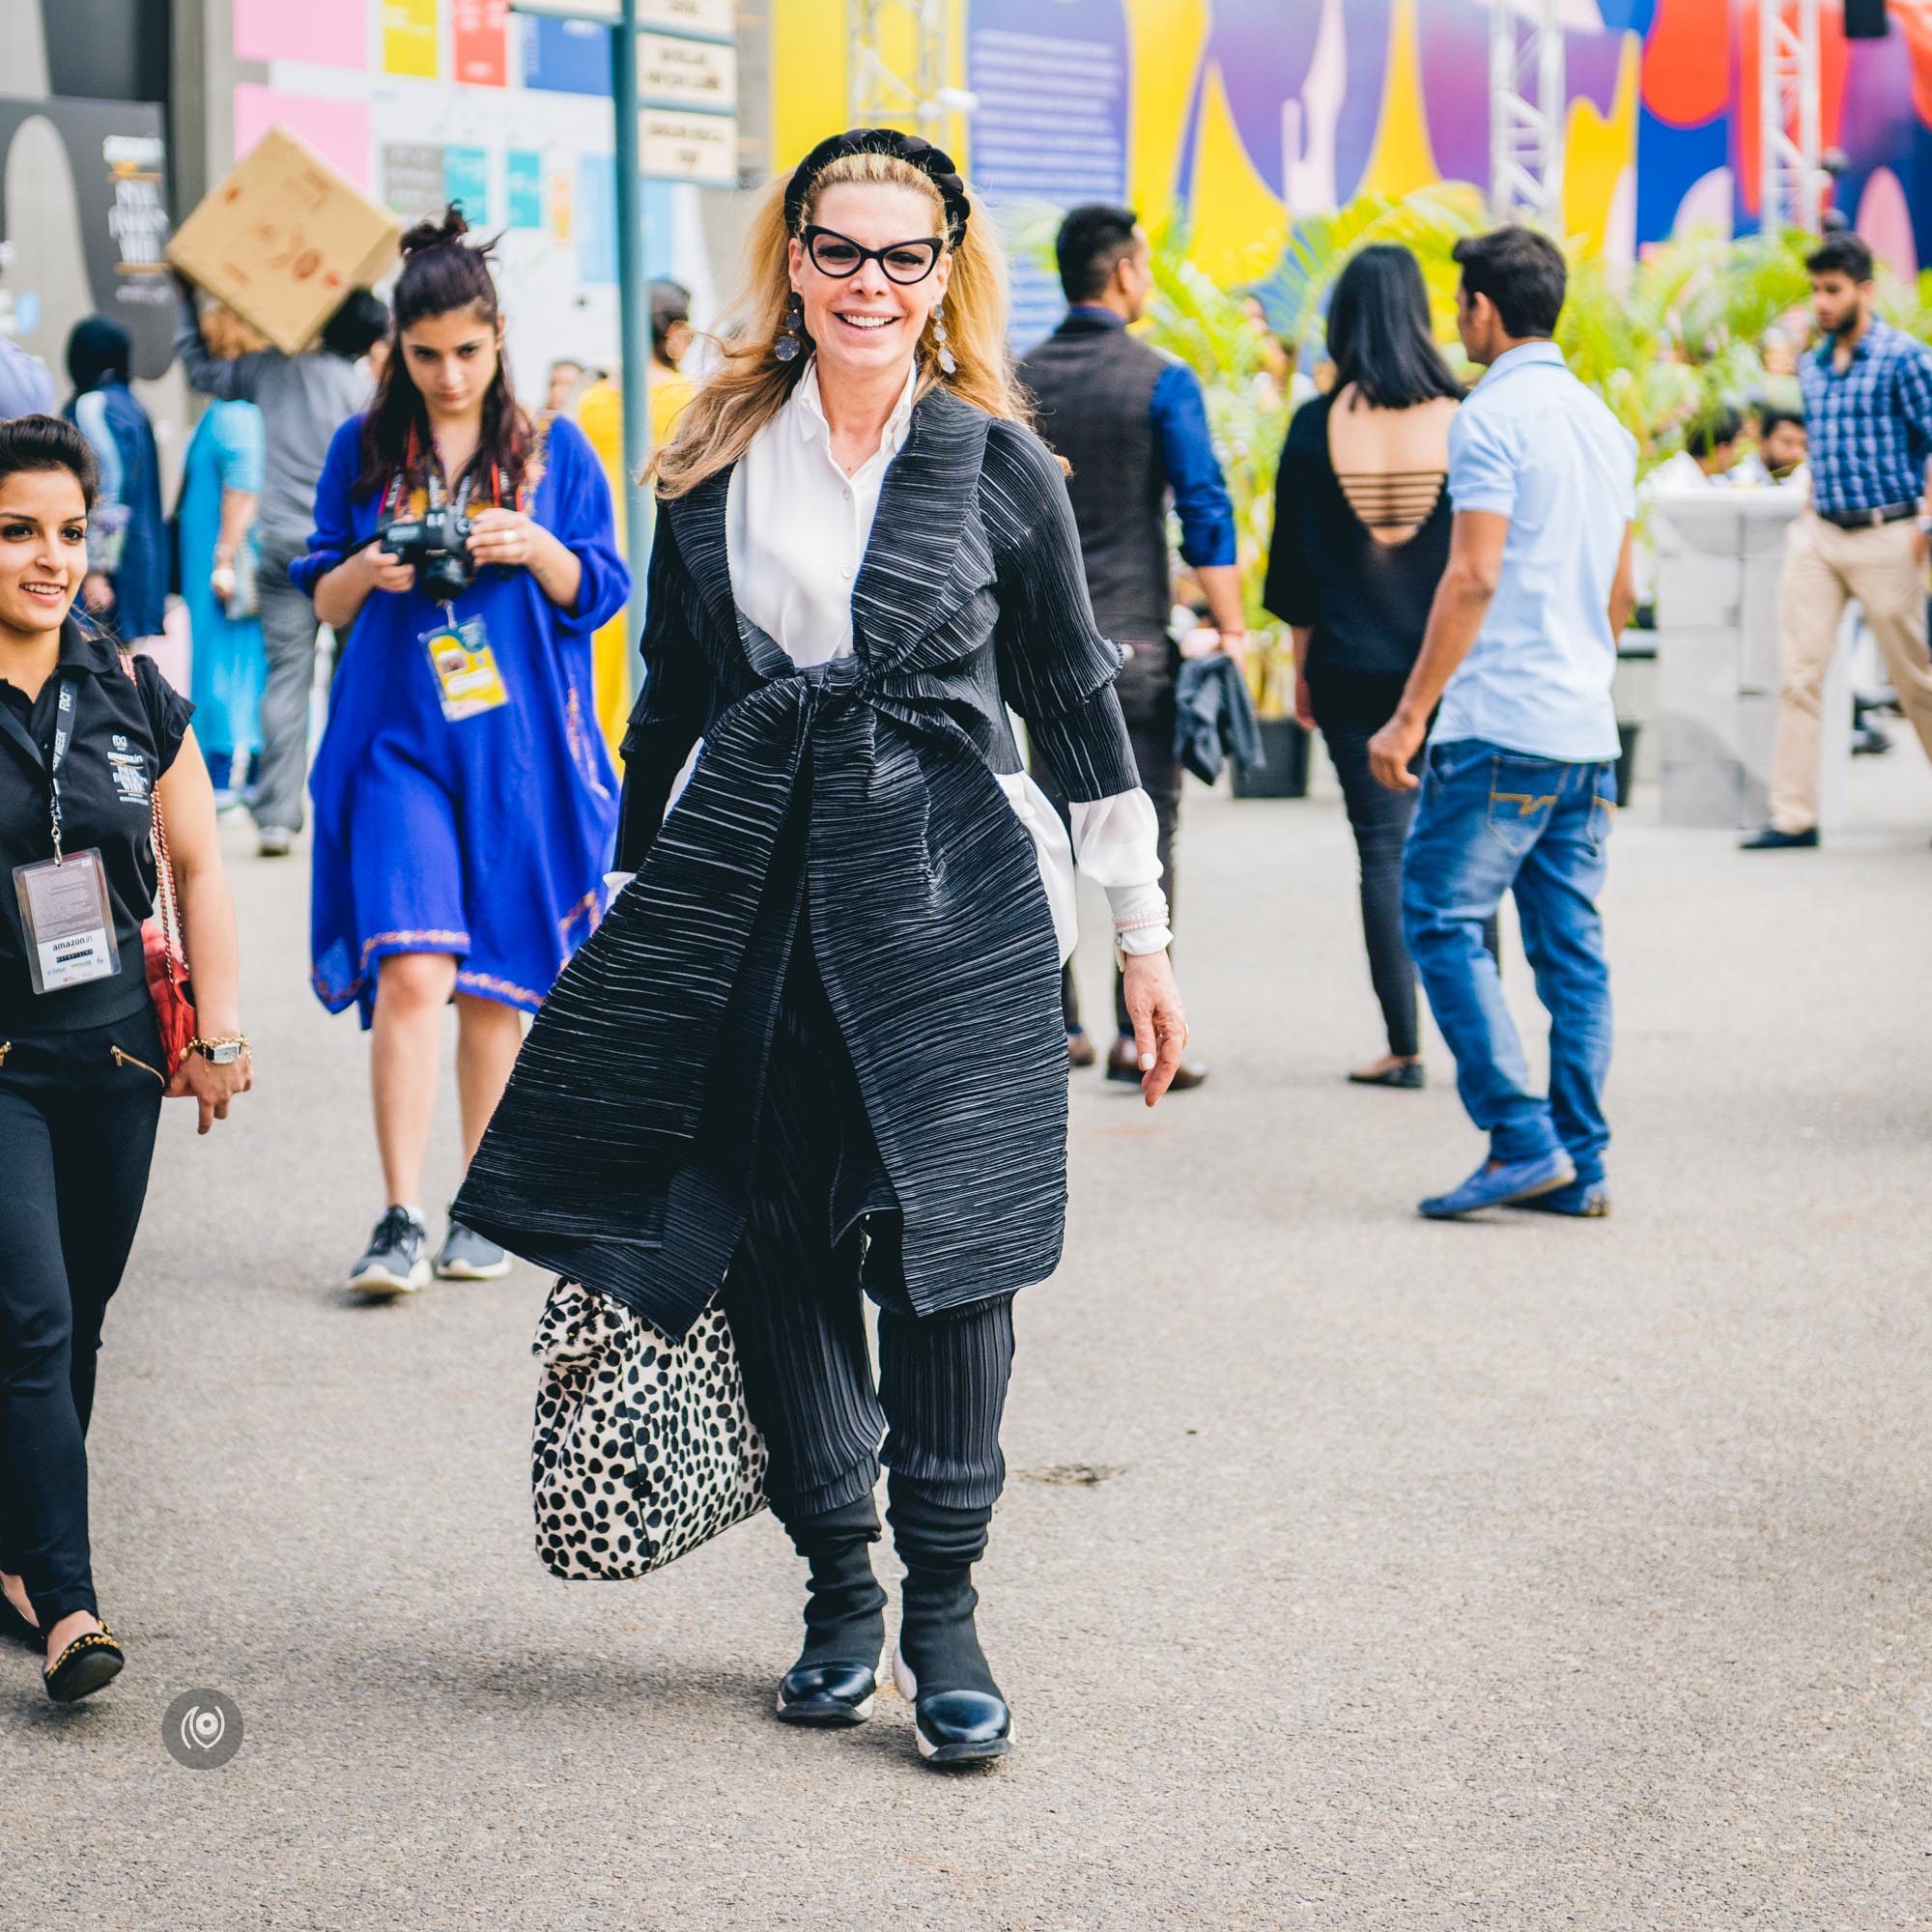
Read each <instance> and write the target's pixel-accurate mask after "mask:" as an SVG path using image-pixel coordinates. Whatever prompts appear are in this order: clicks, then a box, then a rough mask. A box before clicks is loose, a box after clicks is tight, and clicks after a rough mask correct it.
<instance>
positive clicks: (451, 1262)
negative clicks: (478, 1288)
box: [436, 1220, 510, 1281]
mask: <svg viewBox="0 0 1932 1932" xmlns="http://www.w3.org/2000/svg"><path fill="white" fill-rule="evenodd" d="M509 1271H510V1258H509V1256H508V1255H506V1254H505V1253H504V1252H503V1251H502V1249H501V1248H499V1247H498V1246H497V1243H496V1242H495V1241H486V1240H485V1239H484V1238H483V1236H481V1235H479V1234H478V1233H477V1232H476V1230H475V1229H474V1228H466V1227H465V1226H464V1225H463V1223H462V1222H461V1221H457V1220H452V1221H451V1222H450V1224H449V1233H448V1234H446V1235H445V1236H443V1237H442V1247H441V1249H440V1251H439V1253H438V1255H437V1258H436V1275H437V1279H438V1280H439V1281H500V1280H502V1278H503V1277H504V1276H505V1275H506V1274H508V1273H509Z"/></svg>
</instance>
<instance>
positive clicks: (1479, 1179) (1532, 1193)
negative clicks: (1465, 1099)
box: [1421, 1148, 1577, 1221]
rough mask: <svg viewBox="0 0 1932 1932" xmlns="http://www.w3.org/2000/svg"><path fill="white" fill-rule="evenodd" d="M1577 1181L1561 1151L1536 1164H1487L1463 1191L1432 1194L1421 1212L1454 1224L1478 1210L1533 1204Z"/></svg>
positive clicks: (1543, 1156) (1573, 1165)
mask: <svg viewBox="0 0 1932 1932" xmlns="http://www.w3.org/2000/svg"><path fill="white" fill-rule="evenodd" d="M1575 1179H1577V1163H1576V1162H1575V1161H1573V1160H1572V1159H1571V1158H1570V1156H1569V1155H1568V1154H1567V1153H1566V1152H1564V1151H1563V1150H1562V1149H1561V1148H1558V1149H1556V1150H1555V1151H1554V1152H1552V1153H1546V1154H1539V1155H1538V1156H1537V1157H1536V1159H1534V1160H1511V1161H1503V1162H1500V1163H1492V1162H1489V1161H1485V1162H1484V1163H1483V1165H1482V1166H1481V1167H1479V1168H1478V1169H1477V1170H1476V1171H1475V1173H1474V1174H1472V1175H1470V1177H1469V1178H1468V1179H1467V1180H1465V1181H1463V1184H1462V1186H1461V1187H1456V1188H1451V1189H1450V1191H1449V1192H1448V1193H1447V1194H1432V1195H1431V1196H1430V1197H1429V1199H1428V1200H1426V1201H1424V1202H1423V1203H1422V1204H1421V1212H1422V1214H1423V1215H1424V1216H1425V1218H1427V1219H1428V1220H1431V1221H1453V1220H1455V1219H1456V1218H1457V1216H1458V1215H1461V1214H1473V1213H1475V1212H1476V1211H1477V1210H1478V1209H1479V1208H1506V1207H1508V1206H1509V1205H1510V1204H1511V1203H1512V1202H1518V1201H1533V1200H1534V1199H1535V1198H1536V1197H1537V1196H1538V1195H1539V1194H1552V1193H1554V1192H1555V1191H1556V1189H1557V1188H1559V1187H1568V1186H1569V1185H1570V1183H1571V1182H1572V1181H1573V1180H1575Z"/></svg>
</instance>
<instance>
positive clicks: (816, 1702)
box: [779, 1658, 885, 1730]
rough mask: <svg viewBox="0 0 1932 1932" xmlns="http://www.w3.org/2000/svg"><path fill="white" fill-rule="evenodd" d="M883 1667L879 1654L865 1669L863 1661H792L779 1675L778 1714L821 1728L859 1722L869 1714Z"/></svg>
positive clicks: (789, 1720) (839, 1726)
mask: <svg viewBox="0 0 1932 1932" xmlns="http://www.w3.org/2000/svg"><path fill="white" fill-rule="evenodd" d="M884 1667H885V1660H884V1659H883V1658H881V1659H880V1660H879V1662H877V1663H875V1664H873V1665H872V1666H871V1667H870V1668H869V1669H867V1666H866V1665H865V1664H863V1663H797V1664H794V1665H793V1666H792V1667H791V1668H790V1669H789V1670H787V1671H786V1672H785V1674H784V1675H783V1676H782V1677H781V1678H780V1679H779V1716H780V1717H781V1718H782V1719H784V1721H785V1722H786V1723H788V1724H811V1725H815V1726H817V1727H818V1728H820V1729H822V1730H837V1729H839V1728H841V1727H843V1726H845V1725H848V1724H863V1723H864V1722H865V1721H866V1719H867V1718H869V1717H870V1716H871V1715H872V1700H873V1698H874V1696H875V1695H876V1693H877V1691H878V1689H879V1679H880V1676H881V1674H882V1673H883V1670H884Z"/></svg>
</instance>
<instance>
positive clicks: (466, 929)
mask: <svg viewBox="0 0 1932 1932" xmlns="http://www.w3.org/2000/svg"><path fill="white" fill-rule="evenodd" d="M361 428H362V423H361V418H359V417H355V418H352V419H351V420H350V421H348V422H346V423H344V424H343V426H342V427H341V428H340V429H339V430H337V431H336V433H335V438H334V440H333V441H332V442H331V443H330V444H329V448H328V457H327V462H326V463H325V464H324V466H323V471H322V480H321V481H320V483H319V484H318V485H317V487H316V499H315V523H316V526H315V531H314V534H313V535H312V536H311V537H310V538H309V547H308V554H307V555H305V556H302V557H298V559H297V560H296V561H295V563H294V564H292V565H291V566H290V569H289V576H290V577H291V579H293V581H294V582H296V583H297V584H298V585H299V586H300V588H302V589H303V590H305V591H308V592H309V593H311V594H313V592H314V589H315V585H316V583H317V582H318V581H319V580H320V579H321V578H322V577H323V576H324V575H325V574H327V572H328V571H330V570H333V569H334V568H335V566H336V565H337V564H339V563H341V562H342V561H343V559H344V558H345V557H347V556H349V555H350V554H353V553H354V552H355V551H357V550H359V549H361V548H362V546H363V545H365V544H366V543H368V542H369V541H370V540H371V539H372V538H373V537H374V536H375V534H376V532H377V529H378V527H379V526H381V524H382V522H383V505H382V497H381V495H380V493H379V494H377V495H372V496H370V497H366V498H364V499H362V500H359V501H358V500H355V498H354V497H353V495H352V492H353V489H354V485H355V477H356V473H357V471H358V469H359V468H360V453H359V446H358V445H359V438H360V435H361ZM526 507H527V508H528V510H529V513H530V515H531V516H532V517H533V518H534V519H535V521H536V522H537V523H539V524H541V525H543V526H544V527H545V528H546V529H548V530H550V531H551V532H552V533H553V534H554V535H555V536H556V537H557V538H558V540H559V541H560V542H561V543H562V544H563V545H564V546H565V547H566V548H567V549H568V550H570V551H572V552H573V553H575V554H576V555H577V556H578V557H579V559H580V560H581V561H582V566H583V581H582V585H581V586H580V588H579V590H578V594H577V605H576V608H575V609H574V610H572V611H560V610H558V609H557V607H556V606H555V605H554V604H553V603H552V602H551V601H550V599H549V598H548V597H546V596H545V595H544V593H543V590H542V587H541V586H540V585H539V584H538V582H537V580H536V578H535V577H534V576H533V575H532V574H531V573H530V572H529V571H528V570H526V569H522V568H505V567H501V566H492V567H490V568H487V569H485V570H483V571H481V572H479V573H478V575H477V578H476V581H475V582H474V583H473V584H471V585H470V587H469V589H468V590H467V591H465V592H464V594H463V595H462V596H461V597H460V598H458V599H457V601H456V605H455V609H454V612H453V614H454V616H455V618H456V620H457V621H458V622H463V621H467V620H468V619H470V618H473V617H480V618H481V619H482V620H483V622H484V624H485V626H486V627H487V629H488V632H489V639H490V645H491V648H492V650H493V651H494V653H495V655H496V660H497V668H498V670H499V671H500V673H501V675H502V680H503V685H504V688H505V690H506V691H507V693H508V694H509V702H508V703H507V704H504V705H499V706H497V708H496V709H494V710H490V711H486V712H483V713H481V714H479V715H477V716H474V717H469V718H465V719H461V720H458V721H455V722H452V721H450V720H449V719H447V718H445V717H444V716H443V712H442V703H441V695H440V686H439V684H438V680H437V675H436V671H435V668H433V667H432V665H431V663H430V660H429V654H428V650H427V647H426V646H425V644H424V643H423V636H424V634H425V633H426V632H429V631H432V630H433V629H435V628H436V627H437V625H438V624H439V623H440V620H441V618H442V614H443V613H442V611H441V608H440V606H439V605H437V604H436V603H434V602H433V601H432V600H431V599H430V598H429V597H428V596H427V595H425V594H424V592H423V591H422V590H421V589H420V588H418V589H413V590H411V591H408V592H406V593H402V594H398V593H395V592H390V591H381V590H379V591H375V592H372V593H371V595H370V597H369V600H368V602H367V603H365V604H364V605H363V606H362V609H361V611H360V612H359V613H358V614H357V616H356V619H355V627H354V629H353V631H352V632H351V634H350V639H349V643H348V646H347V648H346V649H345V651H344V653H343V656H342V661H341V663H340V664H339V665H338V667H337V668H336V672H335V682H334V687H333V690H332V692H331V695H330V700H329V717H328V727H327V731H326V732H325V733H324V734H323V740H322V745H321V747H320V749H319V750H318V752H317V753H316V760H315V769H314V771H313V772H312V773H311V774H310V778H309V792H310V796H311V798H312V800H313V802H314V806H315V861H314V863H315V880H314V894H313V898H312V902H311V908H310V927H311V956H312V959H313V980H314V984H315V990H316V993H317V995H318V996H319V997H320V998H321V1000H322V1002H323V1004H324V1005H325V1006H327V1008H328V1009H329V1010H330V1011H331V1012H340V1011H341V1010H342V1009H344V1008H345V1007H348V1006H350V1005H352V1004H354V1005H356V1006H358V1007H359V1008H360V1009H361V1014H362V1024H363V1025H364V1026H365V1027H366V1026H368V1025H369V1024H370V1020H371V1017H372V1015H373V1012H374V1009H375V998H376V970H377V962H378V961H379V960H381V959H383V958H384V956H386V955H387V954H389V953H392V952H448V953H454V954H455V955H456V956H457V959H458V961H459V964H458V967H457V975H456V984H457V990H458V991H459V992H464V993H470V994H474V995H476V996H478V997H479V998H483V999H492V1000H500V1001H502V1002H503V1003H504V1004H505V1005H507V1006H513V1007H519V1008H521V1009H524V1010H525V1011H526V1012H535V1011H536V1009H538V1007H540V1006H541V1005H542V1003H543V1000H544V996H545V995H546V994H547V993H548V992H549V991H550V987H551V982H552V981H553V980H554V979H555V978H556V976H557V974H558V973H559V972H560V971H561V970H562V968H563V965H564V963H565V961H566V960H568V959H569V957H570V955H571V952H572V951H573V950H574V949H575V947H576V946H577V945H578V944H579V942H580V941H582V939H583V938H584V936H585V935H586V934H587V933H588V932H589V931H590V930H591V928H592V927H593V926H594V925H595V924H596V923H597V920H598V918H599V916H600V914H601V913H602V910H603V904H604V883H603V875H604V872H605V869H606V867H607V866H608V865H609V863H610V857H611V838H612V834H613V832H614V830H615V827H616V820H617V784H616V780H615V776H614V774H613V772H612V770H611V760H610V755H609V753H607V752H606V751H605V749H604V742H603V737H602V734H601V733H600V732H599V731H598V729H597V725H596V720H595V713H594V708H593V705H592V701H591V673H590V639H591V634H592V633H593V632H594V631H596V629H597V628H598V626H599V625H601V624H604V623H607V622H608V621H609V620H610V619H611V617H612V616H614V615H615V614H616V612H617V611H620V610H621V609H622V608H623V606H624V603H625V600H626V599H627V598H628V597H629V595H630V589H631V580H630V574H629V572H628V571H627V570H626V569H625V567H624V562H623V559H622V557H621V556H620V555H619V554H618V552H617V548H616V540H615V535H614V532H613V528H612V523H611V491H610V486H609V485H608V484H607V483H606V481H605V478H604V471H603V469H602V467H601V466H600V465H599V464H598V462H597V459H596V457H595V455H594V454H593V453H592V451H591V448H590V445H589V444H588V443H587V442H586V441H585V440H584V439H583V436H582V432H581V431H579V430H578V429H577V427H576V426H575V425H574V424H572V423H570V422H567V421H563V420H558V421H557V422H555V423H554V424H553V425H552V427H551V431H550V439H549V444H548V448H547V451H546V454H545V468H544V471H543V474H542V477H541V479H540V480H539V481H538V483H537V485H536V488H535V491H534V494H533V495H531V494H530V493H529V492H528V491H527V489H526Z"/></svg>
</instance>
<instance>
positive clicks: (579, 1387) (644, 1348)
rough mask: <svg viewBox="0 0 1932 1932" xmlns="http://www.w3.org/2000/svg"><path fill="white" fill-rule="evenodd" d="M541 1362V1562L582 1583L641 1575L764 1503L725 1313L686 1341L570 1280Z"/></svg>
mask: <svg viewBox="0 0 1932 1932" xmlns="http://www.w3.org/2000/svg"><path fill="white" fill-rule="evenodd" d="M530 1347H531V1352H532V1353H533V1354H534V1355H535V1356H536V1357H537V1359H538V1360H539V1361H540V1362H541V1363H542V1364H543V1381H542V1384H541V1386H540V1387H539V1388H538V1390H537V1407H536V1426H535V1431H534V1436H533V1440H532V1442H531V1445H530V1492H531V1499H532V1501H533V1503H534V1505H535V1509H536V1530H537V1554H538V1555H539V1556H541V1557H542V1558H543V1560H544V1564H545V1566H546V1567H547V1568H548V1569H549V1570H550V1571H551V1572H552V1573H553V1574H554V1575H555V1576H558V1577H563V1578H564V1579H565V1580H566V1581H569V1582H582V1581H598V1580H603V1581H610V1580H614V1579H617V1578H620V1577H642V1576H644V1575H645V1574H646V1573H647V1572H649V1571H652V1570H661V1569H663V1568H664V1566H665V1565H666V1564H667V1563H670V1562H673V1561H675V1560H676V1559H677V1558H678V1557H680V1556H682V1555H683V1554H684V1553H685V1552H686V1550H689V1549H696V1548H697V1546H698V1545H699V1544H700V1543H707V1542H709V1541H710V1539H711V1538H712V1537H714V1536H716V1535H717V1534H718V1533H719V1531H720V1530H725V1529H729V1528H730V1527H731V1525H732V1524H733V1523H735V1522H743V1521H744V1520H745V1519H746V1518H747V1517H750V1516H755V1515H756V1514H757V1513H758V1511H760V1510H761V1509H763V1508H764V1506H765V1466H766V1463H767V1461H768V1460H769V1459H768V1456H767V1452H766V1449H765V1443H764V1438H763V1437H762V1436H761V1435H759V1434H758V1432H757V1429H756V1428H755V1426H754V1425H753V1421H752V1418H751V1415H750V1413H749V1412H748V1411H747V1409H746V1407H745V1383H744V1378H743V1376H742V1375H741V1374H740V1373H739V1368H738V1350H737V1348H736V1346H735V1344H734V1343H733V1342H732V1340H731V1324H730V1323H729V1322H728V1321H725V1311H724V1309H723V1308H721V1307H720V1306H719V1305H718V1303H717V1302H715V1301H714V1302H713V1303H712V1304H711V1305H710V1307H708V1308H707V1309H706V1310H705V1311H704V1313H703V1314H702V1315H700V1316H699V1317H698V1318H697V1320H696V1322H694V1323H693V1325H692V1329H691V1332H690V1334H688V1335H687V1336H686V1337H685V1338H684V1340H683V1341H682V1342H672V1341H670V1340H669V1339H668V1337H666V1336H665V1335H662V1334H660V1333H659V1331H658V1330H657V1329H655V1328H653V1327H652V1326H651V1324H650V1323H649V1322H648V1321H645V1320H644V1319H643V1318H642V1317H641V1316H639V1315H637V1314H635V1313H633V1312H632V1310H630V1309H629V1308H626V1307H625V1306H624V1305H623V1304H622V1303H621V1302H618V1301H613V1300H612V1299H611V1297H610V1296H608V1295H603V1294H599V1293H596V1292H595V1291H594V1290H592V1289H587V1288H584V1287H582V1285H581V1284H580V1283H577V1282H574V1281H562V1280H559V1281H558V1282H557V1283H556V1285H555V1286H554V1288H553V1289H552V1290H551V1292H550V1299H549V1301H548V1302H547V1303H546V1304H545V1306H544V1312H543V1317H542V1319H541V1320H540V1321H538V1323H537V1332H536V1339H535V1341H534V1342H533V1343H532V1344H531V1345H530Z"/></svg>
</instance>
